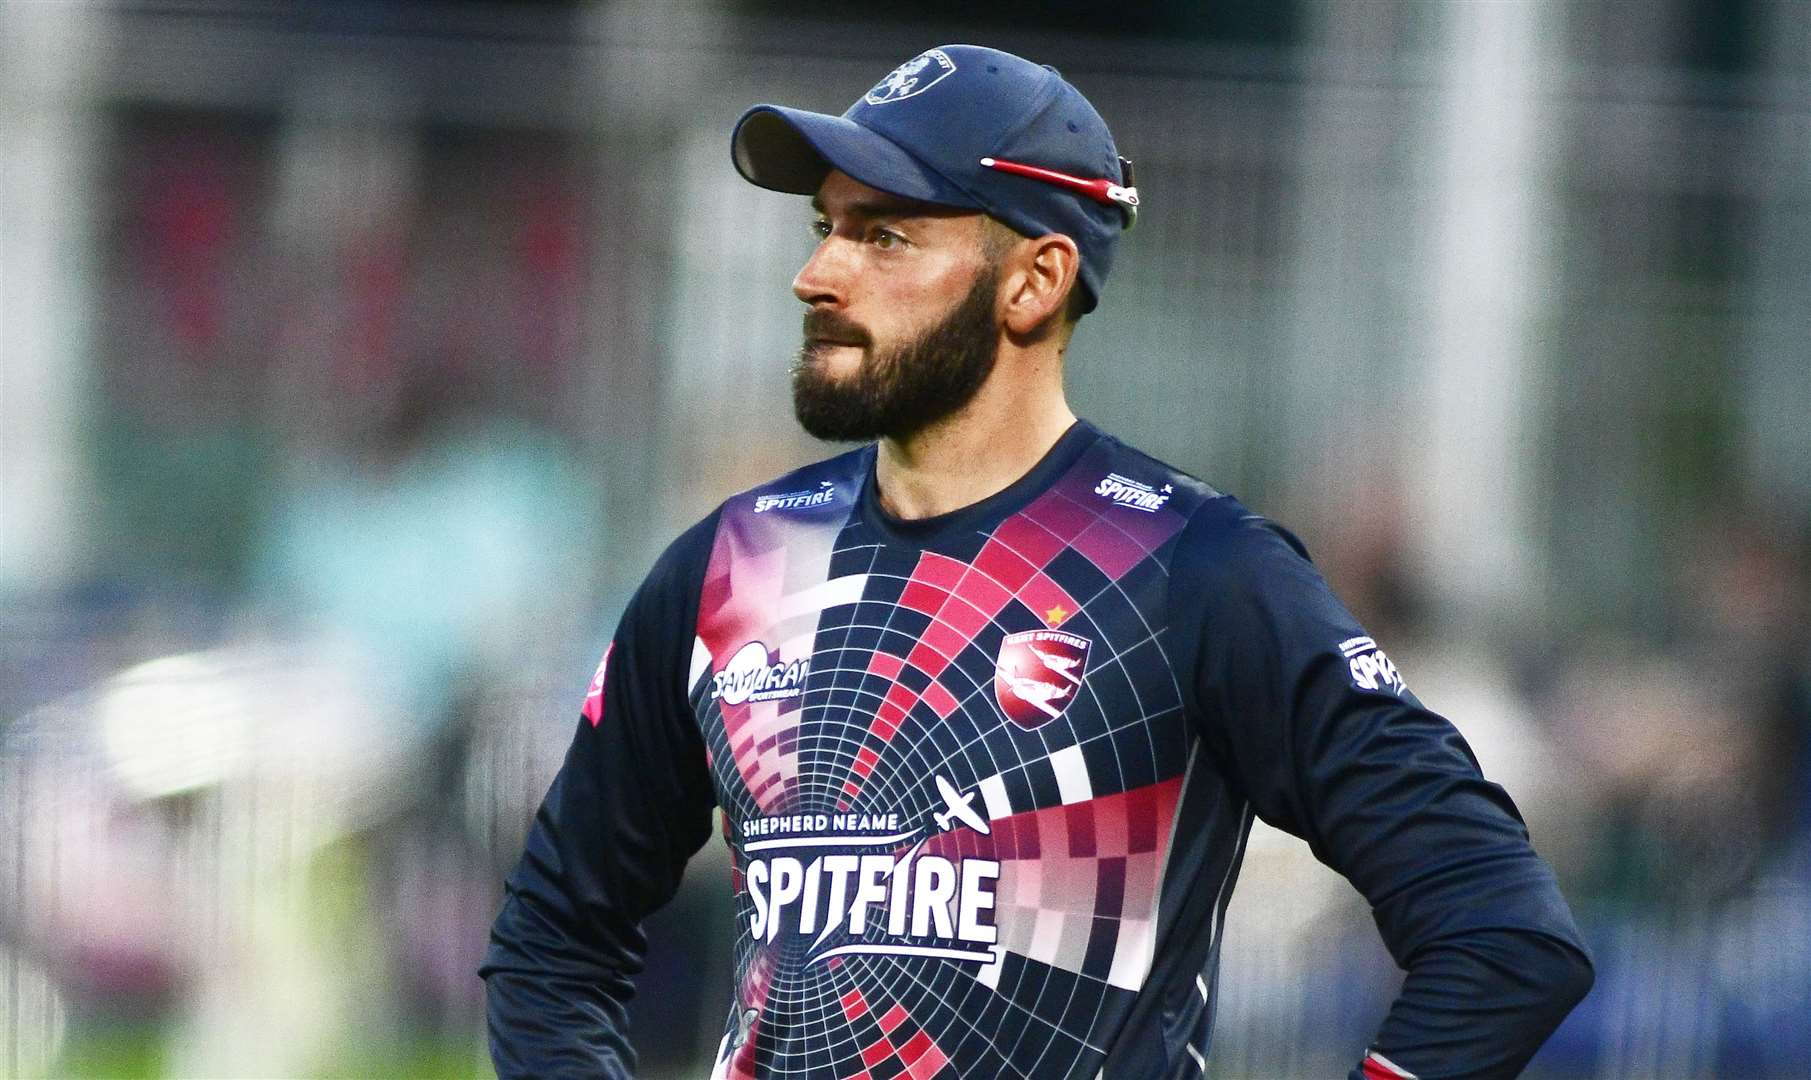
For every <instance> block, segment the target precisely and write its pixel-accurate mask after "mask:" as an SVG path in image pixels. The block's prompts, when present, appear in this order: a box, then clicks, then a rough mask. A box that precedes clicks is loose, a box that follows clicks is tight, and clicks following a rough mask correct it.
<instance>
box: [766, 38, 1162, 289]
mask: <svg viewBox="0 0 1811 1080" xmlns="http://www.w3.org/2000/svg"><path fill="white" fill-rule="evenodd" d="M730 146H731V151H732V154H733V155H734V158H735V162H736V171H737V172H739V173H741V174H742V175H743V176H744V177H745V178H747V179H748V181H749V182H750V183H753V184H757V185H759V186H761V187H764V188H769V189H771V190H773V191H784V192H788V193H791V194H795V195H813V194H816V193H817V190H818V187H819V186H820V185H821V184H823V182H824V177H825V176H827V175H829V173H830V170H831V169H839V170H841V171H842V172H844V173H847V174H848V175H849V176H851V177H853V178H854V179H856V180H859V181H861V182H862V183H864V184H866V185H868V186H869V187H872V188H877V189H879V190H881V191H885V192H887V193H889V194H892V195H898V196H899V197H901V198H905V199H916V200H919V201H921V202H928V203H936V204H938V205H941V206H955V207H962V208H965V209H970V210H980V211H982V212H984V213H987V214H991V215H992V216H994V217H995V218H998V219H999V220H1000V221H1002V222H1004V223H1005V224H1007V225H1009V226H1011V227H1012V228H1013V229H1014V230H1015V231H1017V232H1019V233H1022V234H1024V235H1026V236H1043V235H1045V234H1046V233H1062V234H1064V235H1066V236H1068V237H1069V238H1070V239H1072V240H1074V241H1075V246H1076V248H1077V249H1078V250H1079V251H1080V252H1081V281H1082V287H1083V289H1084V290H1085V292H1086V296H1085V298H1084V310H1087V311H1092V310H1093V309H1094V306H1095V304H1096V303H1098V302H1099V300H1100V290H1101V286H1102V285H1103V284H1105V283H1106V280H1107V272H1108V271H1109V270H1110V269H1112V266H1113V248H1114V245H1115V244H1116V243H1117V242H1118V240H1119V234H1120V233H1121V232H1123V231H1125V230H1126V229H1127V228H1129V227H1130V226H1131V224H1132V222H1133V221H1134V220H1135V219H1136V216H1137V213H1138V192H1137V190H1136V189H1135V188H1134V187H1133V186H1132V178H1131V163H1130V162H1127V161H1126V160H1125V159H1123V158H1121V157H1120V156H1119V150H1118V148H1117V147H1115V146H1114V144H1113V135H1112V133H1111V132H1109V131H1108V130H1107V122H1106V121H1105V120H1102V119H1101V117H1100V113H1098V112H1096V111H1095V109H1094V106H1093V105H1091V104H1089V103H1088V99H1087V98H1085V97H1083V96H1082V94H1081V91H1079V90H1077V89H1076V88H1075V87H1073V86H1071V85H1069V83H1068V81H1067V80H1065V79H1064V78H1063V77H1062V75H1061V74H1059V73H1058V72H1057V70H1056V69H1055V68H1053V67H1050V66H1048V65H1043V64H1034V63H1032V62H1031V61H1029V60H1025V59H1023V58H1021V57H1017V56H1014V55H1012V54H1011V53H1007V52H1001V51H1000V50H998V49H989V48H985V47H983V46H979V45H944V46H941V47H939V48H935V49H931V50H928V51H926V52H922V53H919V54H918V55H917V56H915V57H913V58H912V59H910V60H908V61H906V62H905V63H903V64H901V65H899V66H898V67H896V68H894V69H893V70H892V72H891V73H889V74H888V75H887V77H886V78H884V79H882V80H881V81H880V82H879V83H878V84H876V85H875V87H874V89H872V90H869V91H868V92H867V93H866V94H863V95H862V96H861V97H860V98H858V99H857V100H856V102H855V104H853V105H851V106H849V109H848V111H847V112H845V113H843V115H841V116H830V115H828V114H826V113H814V112H806V111H805V110H803V109H790V108H787V107H785V106H783V105H756V106H755V107H753V108H751V109H749V110H748V111H747V112H745V113H743V114H742V118H741V119H739V120H737V121H736V129H735V133H734V134H733V135H731V136H730Z"/></svg>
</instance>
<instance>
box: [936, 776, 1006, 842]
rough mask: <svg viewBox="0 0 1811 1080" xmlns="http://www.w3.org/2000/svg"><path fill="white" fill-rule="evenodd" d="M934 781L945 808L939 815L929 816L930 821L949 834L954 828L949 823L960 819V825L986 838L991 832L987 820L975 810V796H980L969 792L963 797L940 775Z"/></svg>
mask: <svg viewBox="0 0 1811 1080" xmlns="http://www.w3.org/2000/svg"><path fill="white" fill-rule="evenodd" d="M935 779H936V781H937V793H938V794H939V795H942V796H943V804H944V807H945V809H944V810H943V811H942V812H941V813H935V814H932V815H931V820H933V821H935V822H936V823H937V827H938V828H939V829H942V830H943V831H944V832H949V831H950V830H951V829H953V828H954V826H953V825H952V824H951V822H952V821H955V820H958V819H960V820H961V822H962V824H964V825H967V826H968V827H969V828H971V829H973V830H975V831H976V832H978V833H980V834H981V835H982V836H986V835H987V834H988V833H989V832H991V831H993V830H992V829H991V828H990V827H989V826H988V824H987V819H986V818H984V817H982V816H981V814H980V812H979V811H977V810H976V809H975V796H976V795H978V794H980V792H979V791H971V792H969V793H968V794H967V795H963V794H961V793H960V792H958V791H957V790H956V786H955V785H954V784H952V783H950V782H949V781H948V780H945V779H944V778H943V777H942V776H941V775H938V776H937V777H935Z"/></svg>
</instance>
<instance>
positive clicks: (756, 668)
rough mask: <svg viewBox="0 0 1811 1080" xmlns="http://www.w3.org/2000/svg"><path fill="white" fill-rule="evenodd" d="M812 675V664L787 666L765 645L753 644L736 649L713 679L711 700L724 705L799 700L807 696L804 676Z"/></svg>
mask: <svg viewBox="0 0 1811 1080" xmlns="http://www.w3.org/2000/svg"><path fill="white" fill-rule="evenodd" d="M810 672H811V661H809V660H793V661H791V662H790V663H788V662H787V661H784V660H781V659H780V657H779V654H778V653H776V652H773V651H771V650H769V649H768V647H767V646H766V644H765V643H763V642H759V641H751V642H749V643H748V644H746V645H744V646H742V647H741V648H740V649H737V650H736V655H734V656H732V657H730V658H729V663H728V664H725V665H724V666H723V670H722V671H719V672H717V674H716V675H715V676H714V677H713V679H712V686H711V697H712V698H713V699H716V700H719V701H721V702H723V703H724V704H725V705H740V704H742V703H743V702H747V701H776V700H778V699H780V698H789V697H798V696H799V695H800V694H802V693H804V692H805V676H806V675H808V674H810Z"/></svg>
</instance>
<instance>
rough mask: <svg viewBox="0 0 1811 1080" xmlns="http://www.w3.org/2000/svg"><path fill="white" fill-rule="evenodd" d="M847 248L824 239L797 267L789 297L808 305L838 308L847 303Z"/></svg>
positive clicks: (834, 239)
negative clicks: (796, 298) (801, 264)
mask: <svg viewBox="0 0 1811 1080" xmlns="http://www.w3.org/2000/svg"><path fill="white" fill-rule="evenodd" d="M850 246H851V245H850V244H849V243H848V241H846V240H842V239H840V238H838V237H835V236H830V237H826V238H825V239H824V240H823V241H822V242H820V243H819V244H818V246H817V248H816V249H815V250H813V251H812V253H811V258H809V259H806V260H805V265H804V266H801V267H799V272H798V274H797V275H796V276H794V277H793V279H792V295H794V296H796V297H798V298H799V299H800V300H802V301H804V302H805V303H807V304H811V305H813V306H816V305H818V304H832V305H841V304H843V303H845V302H846V301H847V300H848V299H849V296H848V282H849V271H850V266H849V255H850V252H849V248H850Z"/></svg>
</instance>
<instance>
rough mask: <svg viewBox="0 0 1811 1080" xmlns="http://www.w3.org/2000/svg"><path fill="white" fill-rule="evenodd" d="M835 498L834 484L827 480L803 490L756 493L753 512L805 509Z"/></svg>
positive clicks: (763, 512)
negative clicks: (772, 493) (770, 493)
mask: <svg viewBox="0 0 1811 1080" xmlns="http://www.w3.org/2000/svg"><path fill="white" fill-rule="evenodd" d="M835 498H836V486H835V485H834V484H832V483H831V482H830V481H828V480H822V481H819V482H818V486H817V487H816V488H815V489H814V488H806V489H805V490H804V491H785V492H781V493H779V494H777V495H756V496H755V513H757V514H765V513H767V512H768V511H769V510H806V509H809V508H811V507H813V506H823V505H824V504H825V503H828V502H831V501H833V500H834V499H835Z"/></svg>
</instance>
